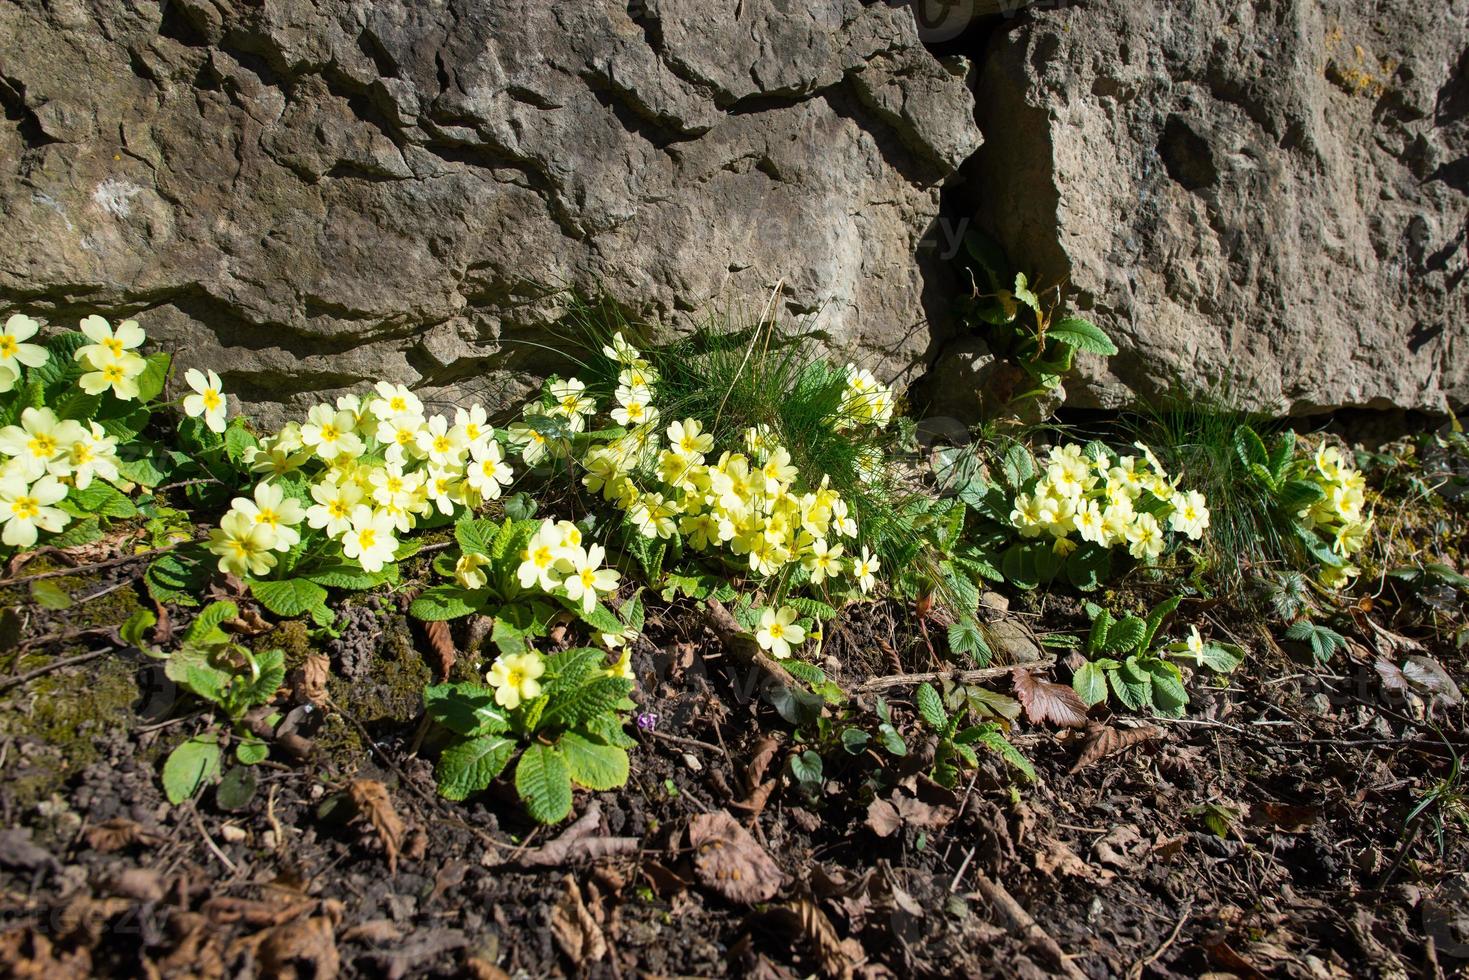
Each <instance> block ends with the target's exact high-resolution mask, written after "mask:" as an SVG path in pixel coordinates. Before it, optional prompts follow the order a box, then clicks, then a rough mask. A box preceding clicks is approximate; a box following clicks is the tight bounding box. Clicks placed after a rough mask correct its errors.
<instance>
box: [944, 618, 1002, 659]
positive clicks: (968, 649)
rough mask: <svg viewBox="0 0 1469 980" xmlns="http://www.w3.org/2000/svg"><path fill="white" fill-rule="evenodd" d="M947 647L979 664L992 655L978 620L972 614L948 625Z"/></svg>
mask: <svg viewBox="0 0 1469 980" xmlns="http://www.w3.org/2000/svg"><path fill="white" fill-rule="evenodd" d="M949 649H950V650H952V651H953V652H954V653H960V654H964V655H966V656H969V657H971V658H973V659H974V661H975V663H978V664H979V665H980V666H984V665H985V664H987V663H989V661H990V658H991V657H992V656H993V655H994V654H993V652H992V651H991V650H990V645H989V643H988V642H986V640H985V638H984V631H983V630H982V629H980V626H979V621H978V620H977V619H975V618H974V617H973V616H965V617H962V618H960V619H959V620H958V621H957V622H955V623H953V624H952V625H951V626H950V627H949Z"/></svg>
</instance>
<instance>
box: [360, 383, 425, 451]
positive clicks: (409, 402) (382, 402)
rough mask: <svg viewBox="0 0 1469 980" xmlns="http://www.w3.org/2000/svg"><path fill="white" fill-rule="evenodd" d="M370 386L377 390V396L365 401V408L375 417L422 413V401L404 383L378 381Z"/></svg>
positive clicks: (382, 417)
mask: <svg viewBox="0 0 1469 980" xmlns="http://www.w3.org/2000/svg"><path fill="white" fill-rule="evenodd" d="M372 387H373V390H374V391H376V392H377V397H376V398H374V399H372V400H371V401H369V402H368V403H367V409H368V411H370V412H371V413H372V414H373V416H374V417H375V418H378V419H390V418H392V417H393V416H395V415H422V414H423V402H421V401H419V399H418V396H417V395H415V394H414V393H413V392H411V391H409V390H408V389H407V387H405V386H404V385H395V384H393V383H392V382H389V381H379V382H377V383H376V384H375V385H373V386H372ZM380 441H381V440H380Z"/></svg>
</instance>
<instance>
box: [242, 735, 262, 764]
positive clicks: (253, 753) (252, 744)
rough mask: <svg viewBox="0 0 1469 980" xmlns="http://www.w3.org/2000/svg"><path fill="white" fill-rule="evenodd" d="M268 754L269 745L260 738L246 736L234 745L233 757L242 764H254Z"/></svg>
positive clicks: (258, 762)
mask: <svg viewBox="0 0 1469 980" xmlns="http://www.w3.org/2000/svg"><path fill="white" fill-rule="evenodd" d="M269 756H270V746H269V745H267V744H266V743H265V742H264V741H263V740H262V739H258V738H246V739H244V740H243V741H241V742H240V743H239V744H237V745H236V746H235V758H236V759H238V760H239V762H240V764H241V765H243V766H255V765H259V764H260V763H262V762H264V761H265V760H266V759H267V758H269Z"/></svg>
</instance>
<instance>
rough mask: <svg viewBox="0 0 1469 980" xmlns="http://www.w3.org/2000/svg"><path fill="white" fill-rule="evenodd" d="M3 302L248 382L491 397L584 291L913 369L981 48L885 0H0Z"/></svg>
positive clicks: (971, 137) (284, 388)
mask: <svg viewBox="0 0 1469 980" xmlns="http://www.w3.org/2000/svg"><path fill="white" fill-rule="evenodd" d="M0 39H3V40H0V97H3V101H4V107H5V115H6V121H5V122H4V123H3V124H0V215H3V228H4V233H3V234H0V310H3V309H5V308H11V307H15V308H24V309H26V310H28V311H31V312H34V313H37V314H39V315H47V314H50V315H51V316H52V317H53V318H54V319H59V320H61V321H63V322H65V321H67V320H69V319H74V318H75V317H77V316H78V315H80V314H81V313H83V312H92V311H97V312H103V313H104V314H112V315H115V316H120V315H122V314H131V315H136V316H138V317H139V319H140V320H142V321H143V322H144V324H145V325H146V326H147V327H148V328H149V329H150V330H151V332H152V334H153V335H154V336H155V337H157V338H158V339H160V340H161V341H162V342H164V343H167V344H169V345H171V346H175V347H177V348H179V349H180V351H181V357H180V359H181V362H182V363H183V364H184V365H185V366H195V365H199V366H204V365H207V366H211V367H215V368H217V369H218V370H219V371H220V373H221V374H222V375H223V376H224V378H225V381H226V383H227V385H228V386H229V387H230V388H232V389H233V390H235V391H237V392H238V393H239V394H240V395H241V396H242V397H243V399H244V400H245V401H246V402H248V403H254V404H257V405H262V404H264V405H267V406H268V405H269V403H281V404H292V403H295V404H299V403H300V402H302V401H304V400H307V399H311V398H315V397H317V396H319V395H323V394H330V393H332V392H333V391H334V390H337V389H340V388H344V387H349V386H353V385H356V384H358V383H360V382H362V381H370V380H375V379H380V378H387V379H391V380H394V381H402V382H407V383H410V384H413V385H415V386H417V387H419V388H420V389H422V390H423V391H424V392H425V394H426V395H427V396H429V397H430V398H434V397H439V398H442V399H444V400H451V399H456V398H459V397H463V396H465V395H473V396H477V397H485V398H489V399H490V400H492V401H495V402H498V403H504V402H508V400H510V399H511V398H514V397H516V396H518V394H519V393H520V392H521V391H523V390H524V388H525V386H526V384H527V383H528V372H529V371H533V370H534V369H536V368H538V367H540V366H541V365H542V364H543V362H544V359H543V358H542V357H541V356H540V355H541V354H542V349H541V348H540V347H539V346H537V345H540V344H543V343H545V342H546V341H547V339H548V338H547V335H546V333H545V327H546V325H547V323H548V322H549V321H550V320H551V319H552V318H553V317H554V316H555V315H556V312H557V308H558V307H557V303H556V302H555V300H554V298H548V296H550V294H552V293H553V292H554V291H555V290H556V289H557V288H558V287H561V286H575V287H579V288H580V289H582V290H584V291H588V292H605V293H607V294H609V295H611V296H612V297H613V298H615V299H616V300H618V301H620V302H621V303H624V304H626V305H627V306H629V307H634V306H637V307H644V306H645V307H646V308H647V309H648V311H649V312H650V313H651V314H652V315H653V316H655V317H660V318H663V319H674V318H676V316H677V315H678V314H679V313H680V312H681V311H688V310H691V309H694V308H705V309H707V308H710V307H720V306H726V307H732V308H734V309H739V308H740V307H741V305H744V306H746V308H749V309H758V308H759V306H760V305H761V303H762V302H763V298H764V294H766V293H768V291H769V290H770V289H771V288H772V287H773V286H774V285H775V284H776V283H777V282H780V283H782V284H783V286H782V289H783V297H782V298H783V303H784V308H785V310H786V311H787V312H791V313H802V312H810V313H813V314H815V317H814V322H813V328H814V329H815V330H817V331H820V332H821V333H822V334H823V335H824V337H825V339H826V341H827V342H828V343H829V344H830V345H831V346H832V347H833V348H837V349H840V350H841V351H842V352H843V353H844V354H846V355H848V356H852V357H855V358H858V359H864V360H867V361H869V362H870V363H872V364H873V365H874V366H875V367H876V368H877V369H878V370H879V371H880V372H881V373H883V374H885V375H887V376H897V377H903V376H905V375H906V374H911V373H913V372H915V371H916V370H918V369H919V368H921V365H922V362H923V360H924V358H925V357H927V356H930V355H931V351H932V348H933V346H934V341H933V337H932V336H931V333H932V332H931V330H930V328H929V325H928V323H927V322H926V319H925V316H924V308H923V304H922V300H923V293H924V289H925V283H926V281H927V280H928V279H929V278H931V277H932V276H935V275H942V274H943V272H942V270H941V269H935V268H933V267H932V266H936V265H937V261H936V260H934V261H932V262H931V263H929V265H927V266H926V265H925V264H924V263H922V262H919V261H916V258H917V257H918V255H919V252H920V248H919V246H920V238H921V236H922V235H923V234H924V233H925V232H926V231H927V229H928V228H929V226H930V225H931V224H932V223H933V222H934V220H935V218H936V216H937V214H938V207H939V185H940V183H941V182H942V181H943V180H944V179H945V178H946V177H947V176H949V175H950V174H951V173H952V172H953V171H954V170H955V168H956V167H957V166H958V165H959V164H960V163H961V162H963V160H964V159H965V158H966V157H968V156H969V155H970V154H971V153H972V151H973V150H974V149H975V148H976V147H977V146H978V144H979V133H978V130H977V128H976V126H975V123H974V119H973V112H972V109H973V98H972V95H971V92H970V89H969V87H968V86H967V84H966V79H965V72H966V70H967V66H966V65H964V64H962V63H956V62H940V61H939V60H938V59H936V58H934V57H933V56H932V55H930V54H929V53H928V52H927V51H926V50H925V49H924V48H923V47H922V45H921V44H920V42H919V39H918V34H917V30H916V28H915V25H914V21H913V18H912V15H911V13H910V12H908V11H907V10H904V9H902V8H901V7H897V6H887V5H883V4H867V3H862V2H859V0H808V2H803V3H790V2H787V0H744V2H741V3H733V2H728V0H725V2H720V0H683V2H666V0H644V2H639V3H634V4H631V5H629V4H625V3H608V2H599V0H583V2H576V3H569V4H555V3H543V2H536V0H496V2H493V3H486V2H473V0H316V2H308V0H253V2H233V0H213V2H211V0H176V2H172V3H166V4H160V3H156V2H147V0H137V2H130V3H125V4H124V3H117V2H115V0H91V2H83V0H46V2H42V0H19V2H14V0H12V2H7V3H5V4H3V5H0Z"/></svg>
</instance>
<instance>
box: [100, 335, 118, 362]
mask: <svg viewBox="0 0 1469 980" xmlns="http://www.w3.org/2000/svg"><path fill="white" fill-rule="evenodd" d="M102 346H103V347H106V348H107V351H108V353H110V354H111V355H112V356H113V357H121V356H122V352H123V346H122V341H120V340H118V339H117V338H116V337H108V338H107V339H106V340H104V341H102Z"/></svg>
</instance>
